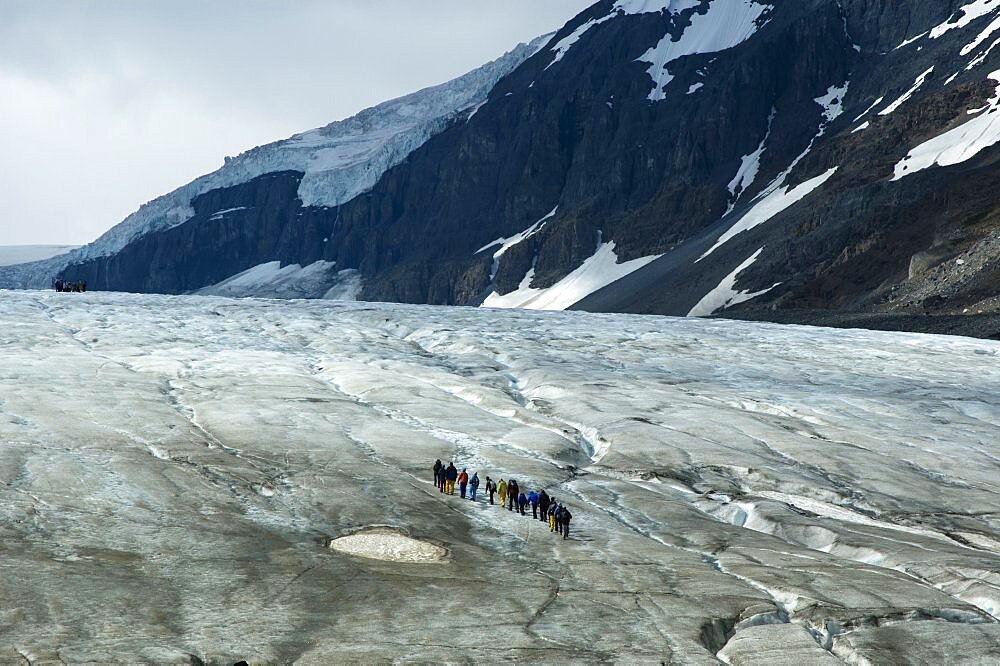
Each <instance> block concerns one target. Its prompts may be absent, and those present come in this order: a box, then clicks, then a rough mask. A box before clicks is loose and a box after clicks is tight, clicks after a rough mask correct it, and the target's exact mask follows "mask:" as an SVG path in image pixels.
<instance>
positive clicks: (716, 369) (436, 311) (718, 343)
mask: <svg viewBox="0 0 1000 666" xmlns="http://www.w3.org/2000/svg"><path fill="white" fill-rule="evenodd" d="M0 317H2V321H3V326H2V327H0V348H2V349H3V354H0V446H2V447H3V456H0V479H2V483H0V497H2V501H0V512H2V516H3V519H2V521H0V529H2V530H3V540H2V544H3V569H4V575H3V577H2V578H0V594H2V597H3V599H4V604H3V608H2V613H3V622H2V623H0V660H2V661H4V662H9V663H25V662H56V661H61V662H69V663H80V662H90V661H94V662H147V661H151V662H171V663H234V662H236V661H238V660H241V659H246V660H247V661H249V662H251V663H260V662H268V663H270V662H277V663H287V662H293V661H294V662H298V663H306V664H309V663H342V662H371V661H387V660H389V661H392V660H418V661H455V660H472V661H492V662H496V661H531V660H541V661H547V662H607V661H618V662H627V663H645V662H655V663H660V662H667V663H685V664H717V663H718V662H719V661H720V660H721V661H724V662H726V663H732V664H746V663H755V662H754V660H755V659H764V660H765V661H766V662H767V663H772V664H803V663H817V664H819V663H841V662H842V661H845V662H848V663H886V662H887V661H895V662H896V663H949V664H958V663H966V664H973V663H985V662H988V661H990V660H991V659H995V657H996V655H997V654H998V651H1000V624H998V622H997V616H998V613H1000V501H998V500H1000V483H998V478H1000V475H998V473H997V472H998V469H1000V437H998V434H1000V397H998V396H1000V362H998V361H1000V343H997V342H992V341H987V340H973V339H966V338H958V337H936V336H929V335H919V334H907V333H879V332H871V331H861V330H827V329H820V328H811V327H799V326H779V325H774V324H757V323H745V322H731V321H724V320H711V319H684V318H665V317H651V316H647V317H641V316H630V315H598V314H589V313H583V312H535V311H528V310H482V309H475V308H441V307H430V306H410V305H393V304H375V303H346V302H330V301H282V300H261V299H244V300H234V299H228V298H221V297H210V296H159V295H134V294H115V293H86V294H58V293H55V292H2V291H0ZM435 458H441V459H442V460H444V461H448V460H454V461H455V462H456V464H457V465H459V466H460V467H468V468H469V470H470V472H471V471H478V472H479V475H480V477H485V475H486V474H489V475H491V476H492V477H493V478H494V479H499V478H501V477H502V478H505V479H507V478H510V477H512V476H513V477H516V478H517V479H519V480H521V482H522V485H524V486H530V487H534V488H545V489H547V490H548V491H549V492H550V493H551V494H552V495H554V496H555V497H556V498H558V499H559V500H561V501H563V502H565V503H566V504H567V505H569V506H570V507H571V509H572V510H573V513H574V514H575V517H574V522H573V531H574V534H573V537H572V538H571V539H570V540H567V541H563V540H561V539H556V538H554V535H552V534H550V533H549V531H548V529H547V528H546V527H545V526H543V525H541V524H540V523H538V522H535V521H532V520H531V519H530V517H529V518H521V517H519V516H516V515H514V514H512V513H509V512H507V511H502V510H500V509H498V508H496V507H491V506H490V505H489V504H488V503H487V502H486V501H485V499H483V497H482V495H481V496H480V501H479V502H475V503H473V502H469V501H463V500H459V499H457V498H453V497H445V496H442V495H441V494H440V493H438V492H437V490H436V489H435V488H434V486H433V485H432V483H431V464H432V463H433V461H434V459H435ZM359 554H360V555H362V556H359ZM373 558H374V559H373ZM373 628H378V630H377V631H373Z"/></svg>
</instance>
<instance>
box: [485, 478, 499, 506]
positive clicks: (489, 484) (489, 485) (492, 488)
mask: <svg viewBox="0 0 1000 666" xmlns="http://www.w3.org/2000/svg"><path fill="white" fill-rule="evenodd" d="M486 492H487V494H489V496H490V504H493V495H494V494H496V492H497V484H495V483H493V479H491V478H490V477H486Z"/></svg>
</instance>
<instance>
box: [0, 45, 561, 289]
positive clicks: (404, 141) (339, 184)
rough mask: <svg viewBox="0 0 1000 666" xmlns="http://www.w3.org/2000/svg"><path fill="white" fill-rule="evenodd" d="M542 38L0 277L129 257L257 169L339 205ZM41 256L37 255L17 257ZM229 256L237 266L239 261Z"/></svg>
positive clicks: (21, 280) (255, 154) (281, 146)
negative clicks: (287, 176)
mask: <svg viewBox="0 0 1000 666" xmlns="http://www.w3.org/2000/svg"><path fill="white" fill-rule="evenodd" d="M549 37H551V35H545V36H542V37H539V38H537V39H535V40H533V41H532V42H531V43H529V44H521V45H519V46H517V47H516V48H515V49H513V50H511V51H510V52H509V53H507V54H505V55H504V56H502V57H500V58H498V59H497V60H494V61H493V62H490V63H487V64H486V65H484V66H483V67H480V68H478V69H476V70H473V71H472V72H469V73H468V74H465V75H464V76H461V77H459V78H457V79H455V80H453V81H449V82H447V83H445V84H442V85H439V86H435V87H432V88H427V89H424V90H420V91H418V92H416V93H413V94H410V95H406V96H404V97H400V98H398V99H394V100H391V101H388V102H385V103H383V104H380V105H378V106H375V107H373V108H370V109H366V110H364V111H362V112H361V113H359V114H357V115H356V116H353V117H351V118H348V119H346V120H341V121H337V122H333V123H331V124H329V125H327V126H325V127H321V128H318V129H314V130H311V131H308V132H303V133H301V134H296V135H294V136H292V137H290V138H288V139H285V140H283V141H277V142H275V143H271V144H267V145H264V146H258V147H256V148H253V149H251V150H248V151H246V152H245V153H242V154H240V155H239V156H237V157H226V158H225V163H224V165H223V166H222V167H221V168H220V169H218V170H216V171H214V172H212V173H210V174H208V175H206V176H202V177H200V178H197V179H195V180H194V181H192V182H190V183H188V184H187V185H184V186H183V187H180V188H178V189H177V190H174V191H173V192H171V193H169V194H166V195H164V196H162V197H159V198H157V199H154V200H153V201H150V202H148V203H146V204H144V205H143V206H142V207H141V208H139V210H138V211H136V212H135V213H133V214H132V215H130V216H128V217H127V218H126V219H125V220H124V221H122V222H121V223H120V224H118V225H116V226H115V227H113V228H112V229H110V230H109V231H108V232H106V233H105V234H104V235H102V236H101V237H100V238H98V239H97V240H96V241H94V242H93V243H90V244H89V245H86V246H84V247H82V248H79V249H74V248H72V247H67V248H65V249H64V252H63V253H59V256H56V257H54V258H52V260H51V261H45V262H36V263H32V264H30V265H26V266H20V267H18V268H17V269H14V270H9V271H6V272H0V284H4V285H5V286H11V287H16V288H32V287H33V288H42V287H45V286H47V285H48V284H49V282H50V281H51V278H52V277H53V276H54V274H56V273H60V272H63V271H66V270H69V271H70V272H72V273H73V274H74V275H76V274H77V273H80V271H79V270H76V267H77V266H79V265H80V264H82V263H85V262H100V261H101V260H109V259H108V258H110V257H114V256H115V255H117V254H119V253H124V255H125V256H133V255H134V253H135V248H134V247H132V246H133V244H135V243H139V242H141V241H142V240H143V239H148V238H149V237H152V236H157V235H158V234H163V233H164V232H168V231H170V230H171V229H173V228H175V227H177V226H180V225H185V224H187V225H191V226H192V227H193V226H196V225H198V224H199V223H202V222H205V221H206V220H205V219H201V218H199V211H200V210H201V209H200V207H199V206H198V205H197V204H196V203H195V201H196V200H197V199H199V198H200V197H203V196H205V195H207V194H210V193H214V192H217V191H219V190H220V189H224V188H232V187H235V186H238V185H243V184H245V183H247V182H249V181H253V180H255V179H257V178H260V177H262V176H263V177H264V178H263V179H262V180H261V181H259V183H258V184H260V183H267V182H269V181H270V180H272V176H273V175H274V174H277V173H278V172H284V171H288V172H294V173H296V174H297V175H296V177H295V178H296V182H297V187H296V190H295V198H296V199H297V200H298V201H299V202H301V204H302V206H306V207H313V208H317V209H329V208H330V207H336V206H339V205H340V204H343V203H345V202H347V201H349V200H351V199H353V198H354V197H356V196H357V195H358V194H359V193H361V192H363V191H365V190H367V189H370V188H371V187H372V186H373V185H374V184H375V183H376V182H377V181H378V180H379V178H380V177H381V176H382V175H383V174H384V173H385V172H386V171H387V170H388V169H389V168H391V167H393V166H395V165H397V164H399V163H400V162H402V161H403V160H404V159H406V157H407V155H409V154H410V153H411V152H413V150H415V149H416V148H417V147H419V146H420V145H422V144H423V143H425V142H426V141H427V140H428V139H429V138H430V137H432V136H434V135H435V134H437V133H439V132H441V131H442V130H443V129H445V128H446V127H447V126H448V125H449V124H450V123H451V122H453V120H454V119H455V118H457V117H460V116H463V114H465V116H467V115H468V114H470V113H474V112H475V109H476V108H477V107H478V105H480V104H482V103H483V101H484V100H485V99H486V96H487V94H488V93H489V91H490V90H491V89H492V88H493V86H494V85H495V84H496V82H497V80H499V79H500V78H501V77H503V76H504V75H506V74H508V73H509V72H510V71H511V70H513V69H514V68H516V67H517V66H518V65H519V64H521V63H522V62H524V60H525V59H526V58H528V57H529V56H531V55H532V54H533V53H535V52H536V51H538V49H540V48H542V47H543V46H544V45H545V43H546V42H547V41H548V39H549ZM283 194H287V193H283ZM253 215H254V214H253V212H252V211H250V207H249V206H233V207H231V208H229V209H218V210H213V211H211V212H210V214H209V215H208V216H207V222H209V223H213V222H219V221H221V220H222V219H223V218H227V221H236V222H237V223H241V224H242V223H246V224H247V226H253V224H254V222H255V220H254V219H253ZM70 250H73V251H70ZM49 256H51V255H49ZM47 258H49V257H41V256H38V257H31V258H25V259H22V260H21V261H22V262H23V261H31V260H32V259H47ZM165 260H166V261H169V258H165ZM176 260H177V261H178V262H179V263H182V262H184V260H185V257H183V256H181V255H178V256H177V257H176ZM235 262H236V264H239V263H240V261H239V259H235ZM74 279H75V277H74ZM90 283H91V284H92V285H94V287H95V288H102V289H121V288H126V289H127V288H130V287H134V285H125V284H123V283H121V280H120V279H115V278H113V277H111V276H106V277H105V278H104V279H101V278H99V277H96V278H94V279H92V280H91V281H90ZM199 286H204V285H199Z"/></svg>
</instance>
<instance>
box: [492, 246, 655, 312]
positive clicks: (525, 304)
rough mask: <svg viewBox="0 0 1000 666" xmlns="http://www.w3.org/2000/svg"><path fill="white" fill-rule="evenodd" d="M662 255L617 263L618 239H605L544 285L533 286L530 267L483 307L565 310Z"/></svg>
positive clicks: (495, 293)
mask: <svg viewBox="0 0 1000 666" xmlns="http://www.w3.org/2000/svg"><path fill="white" fill-rule="evenodd" d="M661 256H663V255H659V254H658V255H654V256H650V257H641V258H639V259H633V260H632V261H626V262H624V263H618V255H617V254H615V243H614V241H610V242H607V243H602V244H601V245H600V247H598V248H597V252H595V253H594V254H593V255H592V256H591V257H590V258H589V259H587V260H586V261H584V262H583V264H581V265H580V266H579V268H577V269H576V270H574V271H573V272H572V273H570V274H569V275H567V276H566V277H564V278H563V279H562V280H560V281H559V282H557V283H556V284H554V285H552V286H551V287H548V288H545V289H535V288H532V287H531V281H532V279H534V276H535V269H534V268H531V270H529V271H528V273H527V274H526V275H525V276H524V279H523V280H522V281H521V284H520V285H519V286H518V288H517V289H516V290H514V291H512V292H510V293H509V294H504V295H500V294H499V293H497V292H495V291H494V292H493V293H492V294H490V295H489V296H487V297H486V300H484V301H483V305H482V307H484V308H525V309H528V310H565V309H566V308H568V307H570V306H572V305H573V304H574V303H577V302H579V301H581V300H582V299H583V298H585V297H586V296H589V295H590V294H592V293H594V292H595V291H597V290H598V289H602V288H603V287H606V286H608V285H609V284H611V283H612V282H616V281H618V280H620V279H622V278H623V277H625V276H626V275H628V274H630V273H633V272H635V271H637V270H639V269H640V268H642V267H643V266H645V265H646V264H648V263H650V262H651V261H655V260H656V259H659V258H660V257H661Z"/></svg>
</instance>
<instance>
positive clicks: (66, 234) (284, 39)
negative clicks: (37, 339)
mask: <svg viewBox="0 0 1000 666" xmlns="http://www.w3.org/2000/svg"><path fill="white" fill-rule="evenodd" d="M590 4H592V0H503V1H502V2H496V1H495V0H378V1H376V2H373V1H372V0H296V1H295V2H278V1H276V0H275V1H269V0H213V1H211V2H205V1H204V0H197V1H196V0H172V1H171V2H163V1H162V0H90V1H87V2H77V1H74V0H47V1H46V2H37V0H3V6H2V9H0V197H2V201H3V204H2V206H0V245H9V244H19V243H84V242H87V241H90V240H93V239H94V238H95V237H96V236H98V235H99V234H100V233H102V232H103V231H105V230H106V229H108V228H109V227H111V226H112V225H114V224H116V223H117V222H118V221H120V220H121V219H122V218H124V217H125V216H126V215H127V214H128V213H130V212H131V211H133V210H135V209H136V208H137V207H138V206H139V204H141V203H143V202H145V201H147V200H149V199H151V198H154V197H156V196H158V195H160V194H163V193H165V192H167V191H169V190H171V189H174V188H175V187H177V186H179V185H181V184H183V183H185V182H187V181H189V180H191V179H192V178H194V177H196V176H198V175H201V174H202V173H205V172H208V171H211V170H213V169H215V168H217V167H218V166H219V165H220V164H221V162H222V158H223V157H224V156H225V155H234V154H236V153H238V152H241V151H243V150H245V149H247V148H250V147H252V146H254V145H259V144H262V143H266V142H268V141H273V140H275V139H280V138H284V137H286V136H288V135H290V134H293V133H295V132H298V131H302V130H305V129H309V128H312V127H318V126H321V125H325V124H326V123H329V122H331V121H333V120H337V119H339V118H344V117H347V116H349V115H351V114H353V113H355V112H357V111H359V110H360V109H362V108H365V107H367V106H371V105H373V104H377V103H378V102H380V101H383V100H386V99H389V98H392V97H397V96H399V95H402V94H405V93H408V92H411V91H413V90H417V89H419V88H422V87H425V86H428V85H433V84H436V83H440V82H443V81H446V80H449V79H451V78H454V77H455V76H458V75H460V74H462V73H464V72H466V71H468V70H470V69H473V68H475V67H477V66H478V65H480V64H482V63H484V62H486V61H487V60H491V59H493V58H495V57H497V56H499V55H500V54H501V53H503V52H504V51H506V50H508V49H509V48H511V47H512V46H514V45H515V44H517V43H518V42H521V41H527V40H529V39H531V38H533V37H535V36H537V35H538V34H541V33H544V32H547V31H550V30H554V29H556V28H558V27H559V26H561V25H562V24H563V23H564V22H565V21H566V20H568V19H569V18H571V17H572V16H573V15H575V14H576V13H578V12H579V11H581V10H582V9H584V8H585V7H586V6H588V5H590Z"/></svg>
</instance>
